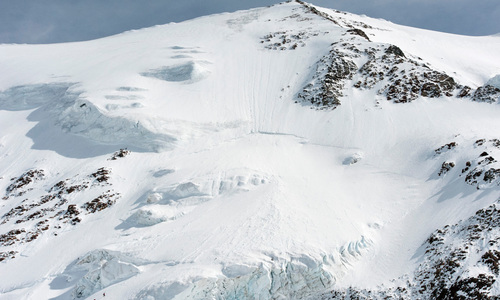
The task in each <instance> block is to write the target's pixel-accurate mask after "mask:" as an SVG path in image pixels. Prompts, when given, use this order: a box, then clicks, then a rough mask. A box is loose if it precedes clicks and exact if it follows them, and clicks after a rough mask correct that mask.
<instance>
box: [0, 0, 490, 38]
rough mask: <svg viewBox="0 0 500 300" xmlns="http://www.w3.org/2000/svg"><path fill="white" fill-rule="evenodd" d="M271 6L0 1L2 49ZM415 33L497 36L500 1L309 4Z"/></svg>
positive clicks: (203, 0)
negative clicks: (406, 27) (4, 45)
mask: <svg viewBox="0 0 500 300" xmlns="http://www.w3.org/2000/svg"><path fill="white" fill-rule="evenodd" d="M278 2H281V1H274V0H247V1H236V0H177V1H172V0H147V1H139V0H43V1H42V0H0V43H55V42H69V41H82V40H89V39H95V38H100V37H105V36H109V35H113V34H117V33H120V32H123V31H126V30H130V29H139V28H143V27H149V26H153V25H158V24H166V23H169V22H180V21H183V20H188V19H192V18H195V17H198V16H202V15H208V14H214V13H219V12H227V11H229V12H231V11H235V10H240V9H248V8H252V7H260V6H267V5H271V4H274V3H278ZM308 2H310V3H313V4H316V5H319V6H323V7H330V8H335V9H338V10H343V11H348V12H352V13H357V14H365V15H368V16H370V17H375V18H383V19H386V20H390V21H392V22H394V23H398V24H403V25H409V26H414V27H420V28H426V29H432V30H438V31H444V32H450V33H457V34H465V35H491V34H496V33H500V0H310V1H308Z"/></svg>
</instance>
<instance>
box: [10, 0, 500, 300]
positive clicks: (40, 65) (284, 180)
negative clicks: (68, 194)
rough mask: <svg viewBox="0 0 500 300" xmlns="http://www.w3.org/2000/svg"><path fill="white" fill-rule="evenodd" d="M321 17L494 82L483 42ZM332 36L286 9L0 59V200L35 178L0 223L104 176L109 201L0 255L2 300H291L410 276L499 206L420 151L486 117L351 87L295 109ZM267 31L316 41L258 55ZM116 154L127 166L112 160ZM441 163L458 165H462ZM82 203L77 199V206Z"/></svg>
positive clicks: (493, 113) (490, 111) (492, 51)
mask: <svg viewBox="0 0 500 300" xmlns="http://www.w3.org/2000/svg"><path fill="white" fill-rule="evenodd" d="M318 9H320V10H321V11H324V12H326V13H328V14H330V15H331V16H332V17H333V18H338V20H340V21H341V22H340V23H341V24H347V23H349V24H358V23H357V22H363V23H365V24H369V25H370V27H368V28H363V31H365V32H366V34H367V35H368V36H369V38H370V39H371V40H372V41H376V42H382V43H390V44H395V45H397V46H398V47H400V48H401V49H402V50H403V51H404V52H405V53H411V54H412V55H415V56H418V57H421V58H422V59H423V60H424V61H426V62H428V64H429V65H430V66H432V67H433V68H435V69H437V70H440V71H444V72H446V73H448V74H450V75H452V76H454V78H455V79H456V80H457V81H458V82H459V83H461V84H467V85H470V86H472V87H478V86H481V85H484V84H485V83H486V82H489V84H492V85H494V86H497V87H498V85H495V84H498V76H496V77H494V78H493V79H491V78H492V77H493V76H494V75H495V74H498V73H500V39H499V38H498V37H495V36H487V37H466V36H457V35H451V34H445V33H439V32H431V31H427V30H421V29H415V28H409V27H404V26H400V25H396V24H392V23H390V22H387V21H383V20H377V19H371V18H368V17H365V16H356V15H352V14H344V13H340V12H336V11H332V10H328V9H322V8H318ZM297 14H298V15H299V16H296V15H297ZM345 30H346V28H344V27H340V26H339V25H337V24H334V23H332V22H330V21H328V20H326V19H323V18H321V17H319V16H317V15H314V14H310V13H307V12H305V11H304V9H303V7H302V6H301V5H300V4H299V3H296V2H291V3H284V4H280V5H275V6H272V7H269V8H257V9H253V10H248V11H239V12H235V13H230V14H220V15H213V16H208V17H202V18H197V19H194V20H191V21H186V22H182V23H178V24H174V23H172V24H168V25H161V26H155V27H152V28H146V29H141V30H134V31H129V32H125V33H122V34H119V35H115V36H111V37H107V38H103V39H98V40H93V41H87V42H77V43H66V44H51V45H0V66H1V70H2V72H0V158H1V159H0V189H1V190H5V189H7V187H8V186H9V185H10V184H11V183H12V181H11V180H10V179H11V178H17V177H18V176H20V175H21V174H23V173H24V172H25V171H27V170H30V169H42V170H44V172H45V179H43V180H41V181H40V182H36V183H34V186H33V187H34V189H33V190H30V191H28V192H27V193H26V197H23V196H20V197H10V198H9V199H7V200H0V215H1V216H4V215H5V214H6V213H7V212H8V211H10V210H11V209H13V208H15V207H16V206H19V205H21V204H22V202H21V201H22V200H24V199H25V198H27V197H30V199H38V198H40V197H41V196H43V195H45V194H47V193H48V192H49V189H50V187H51V186H53V185H54V184H56V183H57V182H59V181H61V180H65V179H68V178H76V177H75V176H83V174H90V173H91V172H93V171H95V170H97V169H98V168H101V167H105V168H108V169H110V170H111V175H110V176H111V179H110V184H111V185H112V187H110V189H111V188H112V189H113V191H115V192H118V193H119V194H120V198H119V199H117V200H116V203H115V204H113V205H112V206H110V207H109V208H107V209H104V210H102V211H100V212H98V213H95V214H84V213H83V210H82V212H81V214H80V217H81V219H82V221H81V223H78V224H76V225H70V224H69V223H65V224H64V225H63V226H62V228H60V229H57V230H56V228H55V227H54V226H52V225H51V227H50V229H49V230H48V231H46V232H44V233H43V234H41V235H40V236H39V237H38V238H37V239H35V240H34V241H32V242H19V243H16V244H15V245H11V246H4V247H3V248H0V251H10V250H12V251H17V254H16V255H15V258H13V259H9V260H4V261H2V262H0V270H1V271H0V298H1V299H60V300H63V299H73V298H81V299H102V298H103V297H102V294H103V293H104V292H105V293H106V298H105V299H244V298H248V299H255V298H259V297H260V299H270V298H272V297H274V299H286V298H305V297H313V296H314V293H321V292H325V291H328V290H329V289H332V287H345V286H359V287H364V288H369V287H373V286H376V285H378V284H387V283H388V282H389V281H390V280H391V279H393V278H396V277H398V276H401V275H403V274H405V273H408V272H411V271H412V270H414V269H415V266H416V264H417V263H418V257H419V255H420V254H421V253H419V252H418V251H419V247H420V246H421V245H422V243H423V241H424V240H425V239H426V238H427V237H428V236H429V234H430V233H431V232H433V231H434V230H435V229H437V228H439V227H441V226H444V225H446V224H453V223H456V222H457V221H459V220H461V219H464V218H467V217H469V216H470V215H472V214H473V213H474V212H475V211H476V210H478V209H480V208H483V207H485V206H487V205H489V204H491V203H493V202H494V201H496V200H497V199H498V190H499V189H498V186H488V187H486V188H485V190H484V191H482V192H481V191H479V192H477V190H476V187H475V186H471V185H468V184H466V183H465V182H464V180H463V178H460V177H459V174H460V170H459V168H460V167H457V168H455V169H452V170H451V171H450V172H449V173H448V174H446V176H444V177H438V176H437V175H436V174H437V173H438V172H439V169H440V168H441V164H442V163H443V160H442V159H441V157H440V156H436V155H435V152H434V150H435V149H437V148H439V147H441V146H442V145H444V144H447V143H450V142H452V141H455V142H457V143H458V144H459V145H462V144H463V145H465V144H466V143H470V144H472V143H474V141H476V140H477V139H487V140H488V139H493V138H499V136H498V135H499V132H500V130H499V129H500V118H499V117H498V116H499V113H500V106H499V105H498V104H487V103H477V102H472V101H470V100H467V99H458V98H445V97H442V98H436V99H427V98H420V99H418V100H416V101H414V102H411V103H406V104H395V103H392V102H389V101H385V100H381V101H382V102H380V104H378V105H375V103H376V101H377V100H378V97H379V96H378V95H377V94H376V91H372V90H355V89H351V88H347V89H346V91H345V92H344V97H343V98H342V105H341V106H339V107H338V108H337V109H335V110H316V109H311V108H310V107H308V106H306V105H303V104H299V103H295V97H296V94H297V93H298V92H300V91H301V89H302V88H303V87H304V85H305V84H306V83H307V82H308V80H310V75H311V73H312V72H314V64H315V63H316V62H317V61H318V59H320V58H321V57H322V56H323V55H325V54H327V53H328V51H329V46H330V44H331V43H332V42H334V41H336V40H338V39H339V38H340V37H342V36H343V35H345ZM280 31H286V32H289V33H298V32H301V31H305V32H315V33H317V34H314V35H311V36H309V37H308V38H307V39H306V40H304V43H305V44H304V45H303V46H299V47H298V48H297V49H295V50H283V51H274V50H269V49H265V47H264V45H263V44H262V43H261V40H262V37H264V36H265V35H267V34H269V33H274V32H280ZM490 79H491V80H490ZM488 80H490V81H488ZM124 147H127V148H128V149H129V150H131V154H130V155H127V156H126V157H123V158H118V159H117V160H109V158H110V157H111V155H112V154H113V152H114V151H117V150H118V149H120V148H124ZM457 149H461V150H460V151H461V152H457V153H455V154H454V155H455V156H454V159H455V160H456V162H457V165H458V164H459V162H460V163H465V161H466V160H469V159H474V158H476V157H477V155H476V153H475V152H474V149H473V148H472V147H469V148H467V147H463V148H457ZM457 149H454V150H450V151H452V152H453V151H458V150H457ZM447 155H448V154H447ZM474 155H475V156H474ZM470 156H474V157H471V158H469V157H470ZM75 180H76V179H75ZM104 189H107V188H106V187H103V190H104ZM92 193H93V192H92V191H85V192H82V194H81V195H77V196H74V199H75V200H74V201H75V203H76V204H77V205H78V207H79V209H80V207H82V205H83V204H84V203H85V202H87V201H89V200H92V199H93V197H95V195H94V194H92ZM96 193H97V192H96ZM66 206H67V205H66ZM64 208H66V207H64ZM47 219H48V222H49V223H48V224H53V223H50V222H55V221H54V220H55V219H50V218H49V217H47ZM30 222H31V221H29V222H24V223H20V224H16V223H14V222H6V223H5V224H2V225H0V234H5V233H7V232H9V231H11V230H14V229H19V228H23V227H24V226H34V225H33V224H35V223H34V221H33V222H31V223H30ZM56 234H57V235H56ZM85 258H89V259H88V261H86V260H85ZM290 283H293V284H290ZM221 295H222V296H221ZM257 295H258V297H257ZM280 297H281V298H280Z"/></svg>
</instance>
